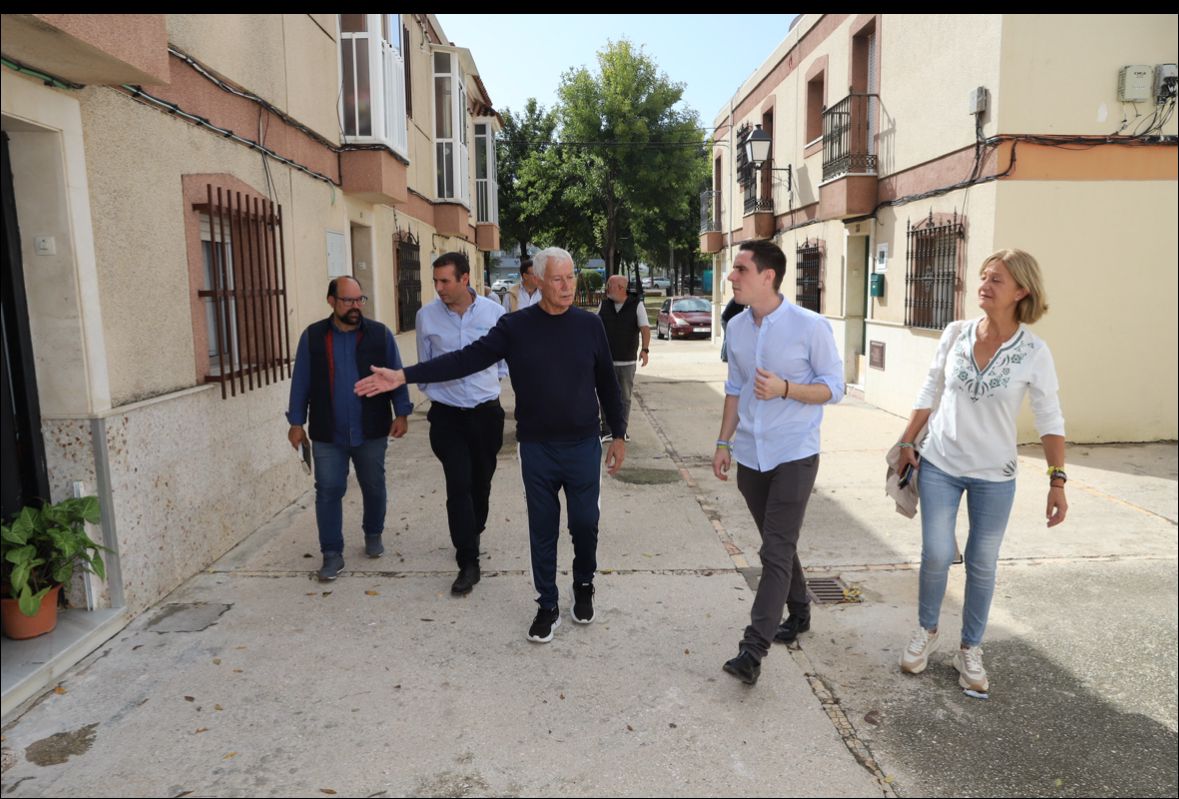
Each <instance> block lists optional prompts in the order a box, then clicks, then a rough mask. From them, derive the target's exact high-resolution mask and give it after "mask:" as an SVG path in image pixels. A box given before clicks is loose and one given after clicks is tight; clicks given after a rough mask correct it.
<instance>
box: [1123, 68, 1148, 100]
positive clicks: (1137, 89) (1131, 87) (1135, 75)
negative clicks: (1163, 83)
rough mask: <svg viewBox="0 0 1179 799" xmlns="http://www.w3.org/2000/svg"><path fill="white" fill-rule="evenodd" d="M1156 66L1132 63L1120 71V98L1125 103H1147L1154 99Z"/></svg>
mask: <svg viewBox="0 0 1179 799" xmlns="http://www.w3.org/2000/svg"><path fill="white" fill-rule="evenodd" d="M1153 83H1154V67H1152V66H1150V65H1149V64H1132V65H1130V66H1128V67H1122V71H1121V72H1119V73H1118V99H1119V100H1121V101H1122V102H1123V103H1145V102H1149V101H1150V100H1153V99H1154V92H1153V91H1152V90H1153V89H1154V86H1152V85H1151V84H1153Z"/></svg>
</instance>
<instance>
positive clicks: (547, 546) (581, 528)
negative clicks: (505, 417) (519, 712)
mask: <svg viewBox="0 0 1179 799" xmlns="http://www.w3.org/2000/svg"><path fill="white" fill-rule="evenodd" d="M532 268H533V271H534V273H535V274H536V276H537V278H538V279H539V281H540V290H541V301H540V302H539V303H538V304H536V305H533V306H531V307H529V308H525V309H524V310H521V311H518V312H516V313H513V314H506V315H504V316H503V317H501V318H500V320H499V322H497V323H496V325H495V327H493V328H492V329H491V330H490V331H489V332H488V333H487V335H486V336H484V337H483V338H481V339H479V340H478V341H475V342H474V343H472V344H469V345H467V346H466V347H464V348H462V349H461V350H458V351H456V352H451V353H448V354H446V355H442V356H440V357H438V358H434V359H432V360H429V361H426V362H425V363H419V364H417V365H416V366H410V367H408V368H406V369H405V370H400V369H386V368H382V367H377V366H374V367H373V369H372V371H373V374H372V375H370V376H369V377H366V378H364V379H362V380H360V381H359V382H357V384H356V393H357V394H360V395H361V396H364V397H372V396H375V395H377V394H380V393H383V392H386V391H391V390H393V389H396V388H398V387H400V386H402V385H404V384H405V382H406V381H407V380H408V381H410V382H414V383H435V382H439V381H443V380H454V379H457V378H460V377H463V376H465V375H469V374H472V373H474V372H478V371H479V370H481V369H486V368H487V367H489V366H491V365H492V364H495V363H497V362H498V361H500V360H505V361H507V363H508V369H509V374H510V375H511V379H512V388H513V389H514V390H515V392H516V439H517V441H519V444H520V446H519V453H520V471H521V473H522V475H523V479H524V490H525V495H526V498H527V502H528V534H529V540H530V543H531V547H532V579H533V583H534V584H535V586H536V593H537V599H536V603H537V605H538V606H539V608H538V609H537V612H536V618H535V619H534V620H533V622H532V626H531V627H530V628H529V630H528V640H530V641H536V642H538V643H547V642H549V641H551V640H553V630H555V629H556V628H557V627H559V626H560V624H561V614H560V610H559V608H558V605H557V599H558V592H557V538H558V534H559V528H560V523H561V504H560V500H559V499H558V496H557V495H558V492H559V491H560V490H561V489H562V488H563V489H565V501H566V503H567V504H568V507H569V533H570V535H571V536H572V538H573V609H572V613H571V616H572V618H573V621H575V622H577V623H579V624H589V623H590V622H592V621H593V620H594V603H593V597H594V583H593V580H594V572H595V571H596V570H597V549H598V495H599V493H600V491H601V462H602V461H601V458H602V444H601V440H600V439H599V437H598V403H599V400H600V401H601V405H602V407H603V408H605V411H606V419H607V421H608V422H609V424H610V428H611V431H612V432H613V435H614V440H613V441H612V442H611V443H610V447H609V449H608V450H607V451H606V471H607V472H608V473H609V474H611V475H614V474H617V472H618V469H619V468H620V467H621V466H622V461H623V458H625V457H626V443H625V440H624V439H625V436H626V420H625V419H624V418H623V415H622V400H621V396H620V394H619V390H618V379H617V378H616V377H615V376H614V362H613V360H612V359H611V357H610V345H609V343H608V342H607V341H606V331H605V329H604V328H603V327H602V323H601V321H600V320H599V319H598V318H597V316H596V315H594V314H591V313H589V312H587V311H583V310H581V309H580V308H574V307H573V295H574V290H575V289H576V286H577V278H576V277H575V276H574V274H573V258H572V256H570V255H569V253H567V252H566V251H565V250H562V249H560V248H559V247H550V248H548V249H547V250H543V251H541V252H540V253H538V254H537V255H535V256H533V267H532Z"/></svg>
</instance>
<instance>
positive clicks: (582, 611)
mask: <svg viewBox="0 0 1179 799" xmlns="http://www.w3.org/2000/svg"><path fill="white" fill-rule="evenodd" d="M569 615H570V616H572V617H573V620H574V621H575V622H577V623H578V624H589V623H590V622H592V621H593V620H594V584H593V583H574V584H573V610H572V611H570V613H569Z"/></svg>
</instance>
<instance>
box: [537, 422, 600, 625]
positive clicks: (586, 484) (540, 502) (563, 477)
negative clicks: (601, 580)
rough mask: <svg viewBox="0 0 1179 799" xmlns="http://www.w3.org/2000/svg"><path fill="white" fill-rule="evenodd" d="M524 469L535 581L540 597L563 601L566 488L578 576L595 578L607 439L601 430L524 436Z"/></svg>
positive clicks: (553, 603)
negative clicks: (560, 578)
mask: <svg viewBox="0 0 1179 799" xmlns="http://www.w3.org/2000/svg"><path fill="white" fill-rule="evenodd" d="M519 453H520V474H521V477H522V478H523V481H524V494H525V497H526V498H527V501H528V539H529V543H530V544H531V549H532V583H533V585H534V586H536V594H537V597H536V602H537V604H538V605H540V606H541V607H543V608H555V607H557V596H558V593H557V538H558V537H559V533H560V527H561V501H560V499H559V498H558V496H557V494H558V492H559V491H560V490H561V489H562V488H563V489H565V503H566V505H567V506H568V511H569V534H570V536H571V537H572V538H573V581H574V582H578V583H592V582H593V580H594V572H595V571H597V568H598V516H599V510H598V496H599V494H600V493H601V489H602V443H601V441H599V440H598V438H597V436H590V437H589V438H584V439H582V440H580V441H521V442H520V446H519Z"/></svg>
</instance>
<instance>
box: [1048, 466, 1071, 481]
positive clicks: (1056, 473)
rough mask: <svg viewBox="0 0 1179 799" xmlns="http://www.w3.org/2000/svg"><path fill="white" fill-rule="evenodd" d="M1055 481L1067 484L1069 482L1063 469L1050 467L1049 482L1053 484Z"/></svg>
mask: <svg viewBox="0 0 1179 799" xmlns="http://www.w3.org/2000/svg"><path fill="white" fill-rule="evenodd" d="M1053 480H1063V481H1064V482H1066V483H1067V482H1068V475H1067V474H1065V473H1064V469H1062V468H1061V467H1059V466H1049V467H1048V482H1049V483H1051V482H1052V481H1053Z"/></svg>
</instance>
